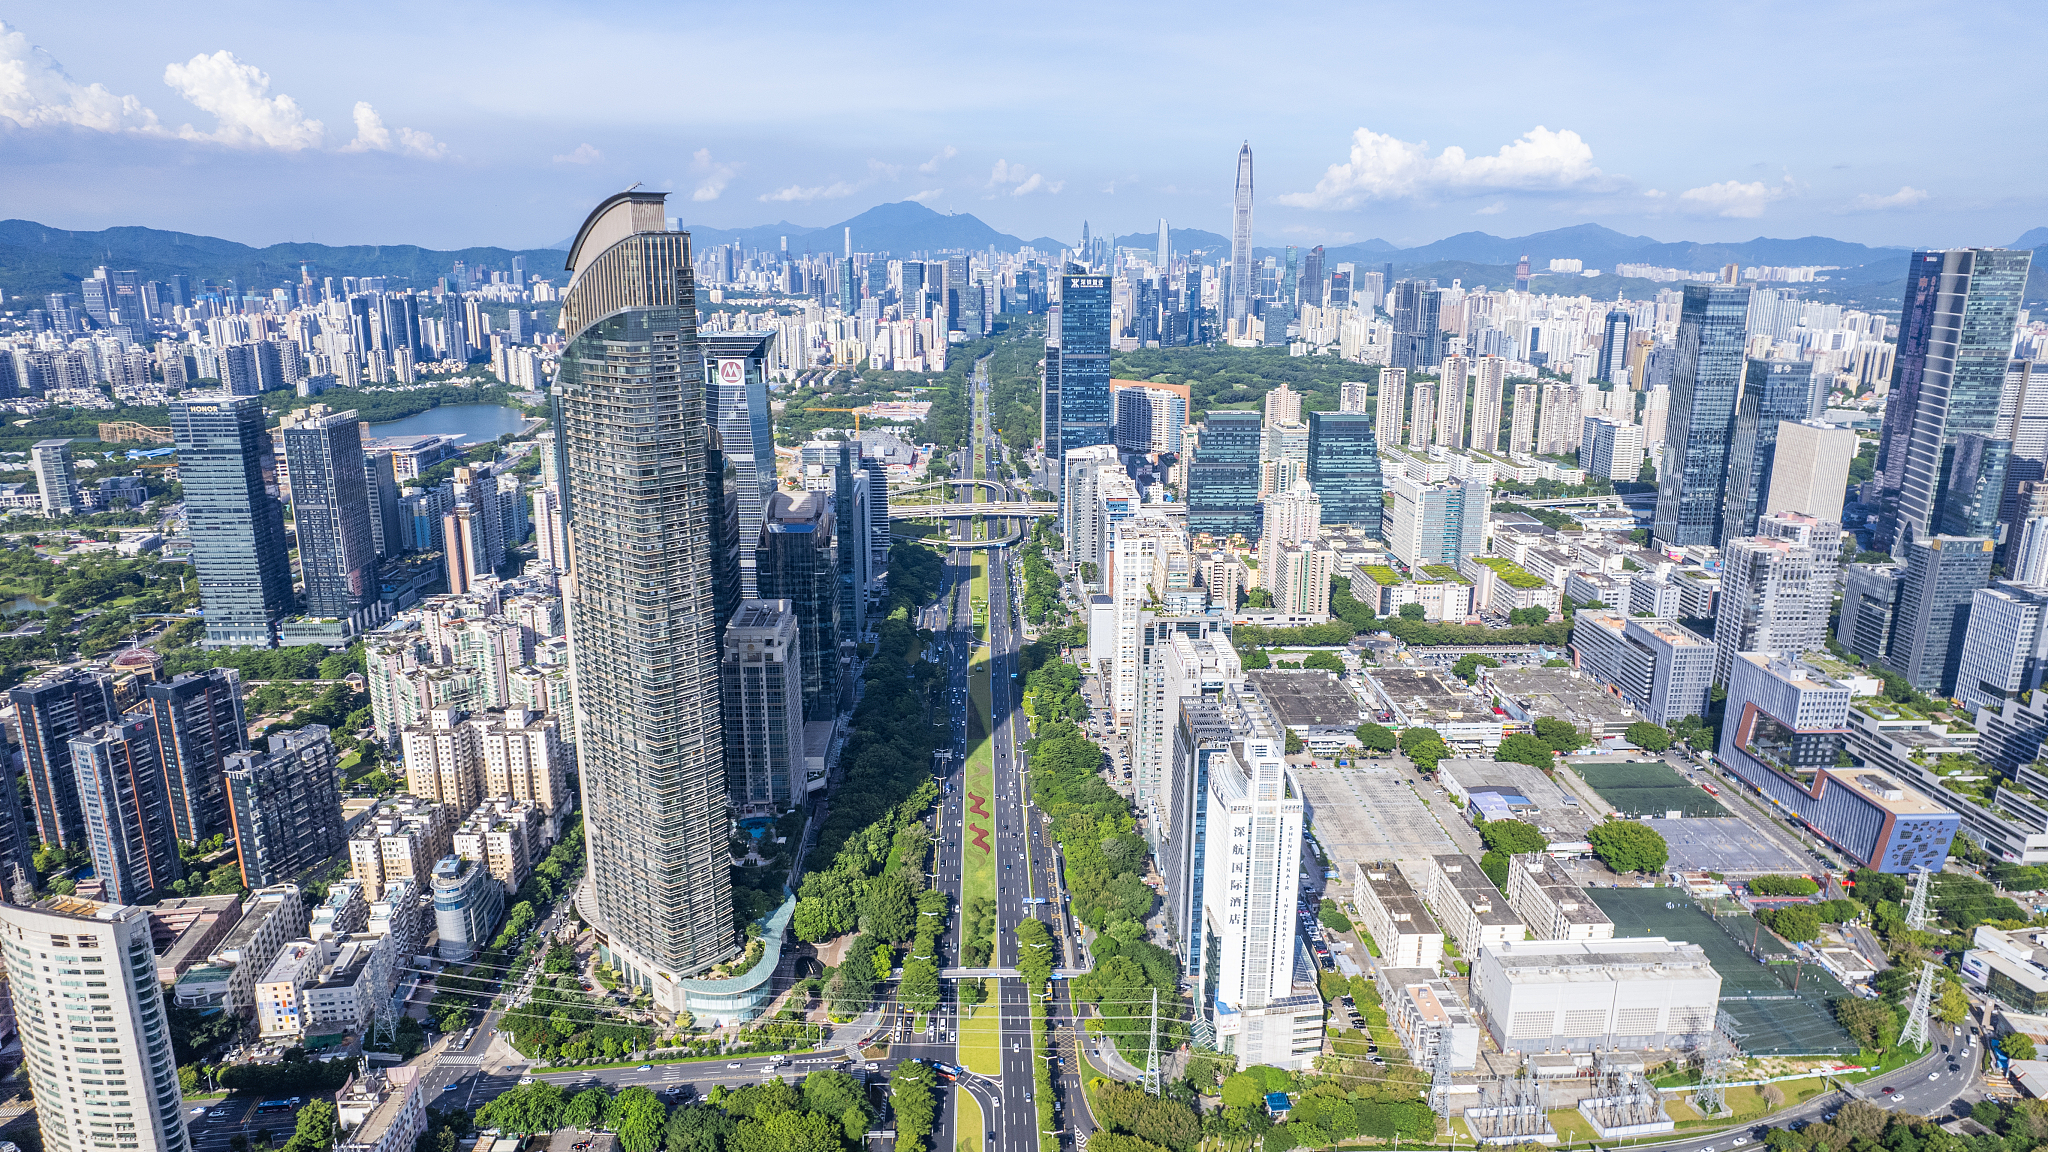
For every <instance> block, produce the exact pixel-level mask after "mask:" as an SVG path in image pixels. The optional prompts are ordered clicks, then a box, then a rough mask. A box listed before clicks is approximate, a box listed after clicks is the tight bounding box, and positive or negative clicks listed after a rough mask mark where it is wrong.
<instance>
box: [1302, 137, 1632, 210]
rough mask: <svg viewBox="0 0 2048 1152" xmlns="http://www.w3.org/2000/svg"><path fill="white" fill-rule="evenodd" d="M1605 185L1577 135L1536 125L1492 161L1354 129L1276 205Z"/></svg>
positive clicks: (1346, 204)
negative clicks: (1337, 154) (1319, 169)
mask: <svg viewBox="0 0 2048 1152" xmlns="http://www.w3.org/2000/svg"><path fill="white" fill-rule="evenodd" d="M1604 180H1605V176H1604V174H1603V173H1602V172H1601V171H1600V169H1598V168H1596V167H1594V166H1593V149H1592V147H1591V146H1589V145H1588V144H1587V143H1586V142H1585V141H1584V140H1582V139H1580V138H1579V134H1578V133H1577V132H1572V131H1569V130H1566V131H1562V132H1553V131H1551V130H1550V129H1548V128H1545V127H1543V126H1542V125H1541V124H1539V125H1537V126H1536V127H1534V128H1531V129H1530V130H1529V131H1527V132H1525V133H1523V134H1522V136H1521V138H1520V139H1518V140H1516V141H1515V142H1514V143H1512V144H1504V145H1502V146H1501V149H1500V151H1499V152H1497V153H1495V154H1494V155H1492V156H1475V157H1467V156H1466V155H1465V150H1464V149H1462V148H1458V147H1456V146H1453V147H1449V148H1445V149H1444V150H1443V151H1442V152H1441V153H1439V154H1437V155H1436V156H1431V155H1430V154H1429V146H1428V144H1427V143H1410V142H1408V141H1406V140H1398V139H1395V138H1394V137H1392V136H1388V135H1384V134H1382V133H1379V132H1374V131H1372V130H1371V129H1369V128H1360V129H1358V130H1357V131H1355V132H1353V133H1352V134H1351V155H1350V158H1349V159H1348V160H1347V161H1346V162H1344V163H1341V164H1332V165H1330V166H1329V168H1328V169H1327V170H1325V171H1324V173H1323V178H1322V179H1321V180H1318V181H1317V182H1316V186H1315V188H1314V189H1313V190H1311V191H1308V192H1290V193H1287V194H1286V195H1283V196H1281V197H1280V198H1279V199H1280V203H1282V204H1287V205H1291V206H1293V207H1296V208H1352V207H1356V206H1357V205H1359V204H1361V203H1363V202H1365V201H1368V200H1399V199H1406V198H1411V197H1421V196H1428V195H1431V194H1435V193H1442V192H1453V193H1455V192H1482V191H1496V190H1508V189H1512V190H1515V191H1557V190H1563V189H1568V188H1577V187H1583V186H1587V185H1595V184H1599V183H1601V182H1603V181H1604Z"/></svg>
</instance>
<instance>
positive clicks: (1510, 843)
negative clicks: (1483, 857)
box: [1479, 820, 1550, 856]
mask: <svg viewBox="0 0 2048 1152" xmlns="http://www.w3.org/2000/svg"><path fill="white" fill-rule="evenodd" d="M1479 838H1480V839H1481V840H1483V841H1485V842H1486V846H1487V847H1488V848H1490V849H1492V850H1493V851H1496V852H1505V853H1507V854H1508V855H1510V856H1518V855H1520V854H1522V853H1524V852H1541V851H1543V850H1544V849H1546V848H1548V847H1550V837H1548V836H1546V835H1544V834H1543V831H1542V830H1541V829H1539V828H1537V827H1536V826H1535V825H1534V824H1531V823H1529V822H1528V821H1526V820H1488V821H1487V822H1486V823H1484V824H1482V825H1480V828H1479Z"/></svg>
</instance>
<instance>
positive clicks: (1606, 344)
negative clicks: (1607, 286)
mask: <svg viewBox="0 0 2048 1152" xmlns="http://www.w3.org/2000/svg"><path fill="white" fill-rule="evenodd" d="M1628 334H1629V315H1628V311H1627V310H1626V309H1624V308H1622V307H1621V306H1620V305H1618V304H1617V305H1616V306H1615V307H1614V308H1613V309H1611V310H1610V311H1609V312H1608V313H1607V323H1606V326H1605V327H1604V328H1603V329H1602V330H1601V333H1600V360H1599V364H1598V366H1597V367H1595V368H1594V369H1593V378H1594V379H1595V380H1606V381H1608V382H1610V383H1613V382H1615V376H1616V375H1617V374H1618V373H1619V372H1620V371H1621V369H1623V368H1624V367H1626V366H1627V365H1628ZM1629 383H1630V384H1632V385H1635V386H1636V387H1638V388H1640V387H1641V386H1642V381H1640V380H1631V381H1629Z"/></svg>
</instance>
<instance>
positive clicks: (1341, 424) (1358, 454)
mask: <svg viewBox="0 0 2048 1152" xmlns="http://www.w3.org/2000/svg"><path fill="white" fill-rule="evenodd" d="M1374 420H1375V417H1374V414H1373V413H1370V412H1311V413H1309V414H1308V484H1309V487H1310V488H1313V489H1314V490H1315V493H1316V495H1317V496H1319V497H1321V498H1322V501H1323V523H1325V524H1358V525H1363V526H1367V527H1370V528H1371V529H1372V530H1373V531H1374V532H1377V531H1379V524H1380V517H1381V515H1382V514H1383V513H1384V512H1385V511H1386V505H1385V504H1384V502H1383V501H1382V500H1381V492H1382V488H1383V485H1382V483H1381V478H1380V442H1379V436H1378V434H1377V433H1376V432H1375V431H1374V430H1373V424H1374Z"/></svg>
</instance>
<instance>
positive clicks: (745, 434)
mask: <svg viewBox="0 0 2048 1152" xmlns="http://www.w3.org/2000/svg"><path fill="white" fill-rule="evenodd" d="M923 276H924V269H923V267H922V266H919V268H918V285H919V287H920V288H922V287H923ZM775 335H776V334H775V333H774V332H772V331H768V332H716V333H712V334H711V335H708V336H703V337H701V338H700V340H701V346H702V348H703V350H704V377H705V379H707V380H711V381H715V388H714V391H713V396H714V397H715V398H716V405H717V407H716V411H717V413H718V415H717V424H718V436H719V447H720V449H721V450H722V451H723V452H724V454H725V463H726V464H727V466H728V468H729V470H730V472H731V481H732V482H731V484H730V485H729V488H728V492H727V495H728V496H737V497H738V500H739V536H738V539H739V543H740V595H741V596H746V597H751V596H756V595H759V593H760V586H759V584H758V583H757V582H756V580H755V576H754V547H753V542H754V541H755V540H758V539H760V538H761V517H762V515H763V514H764V513H766V511H767V509H768V498H769V497H770V496H773V495H774V494H775V440H774V437H773V435H772V434H771V432H770V430H769V420H768V376H767V364H768V357H769V356H770V354H772V353H773V352H774V350H775Z"/></svg>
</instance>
